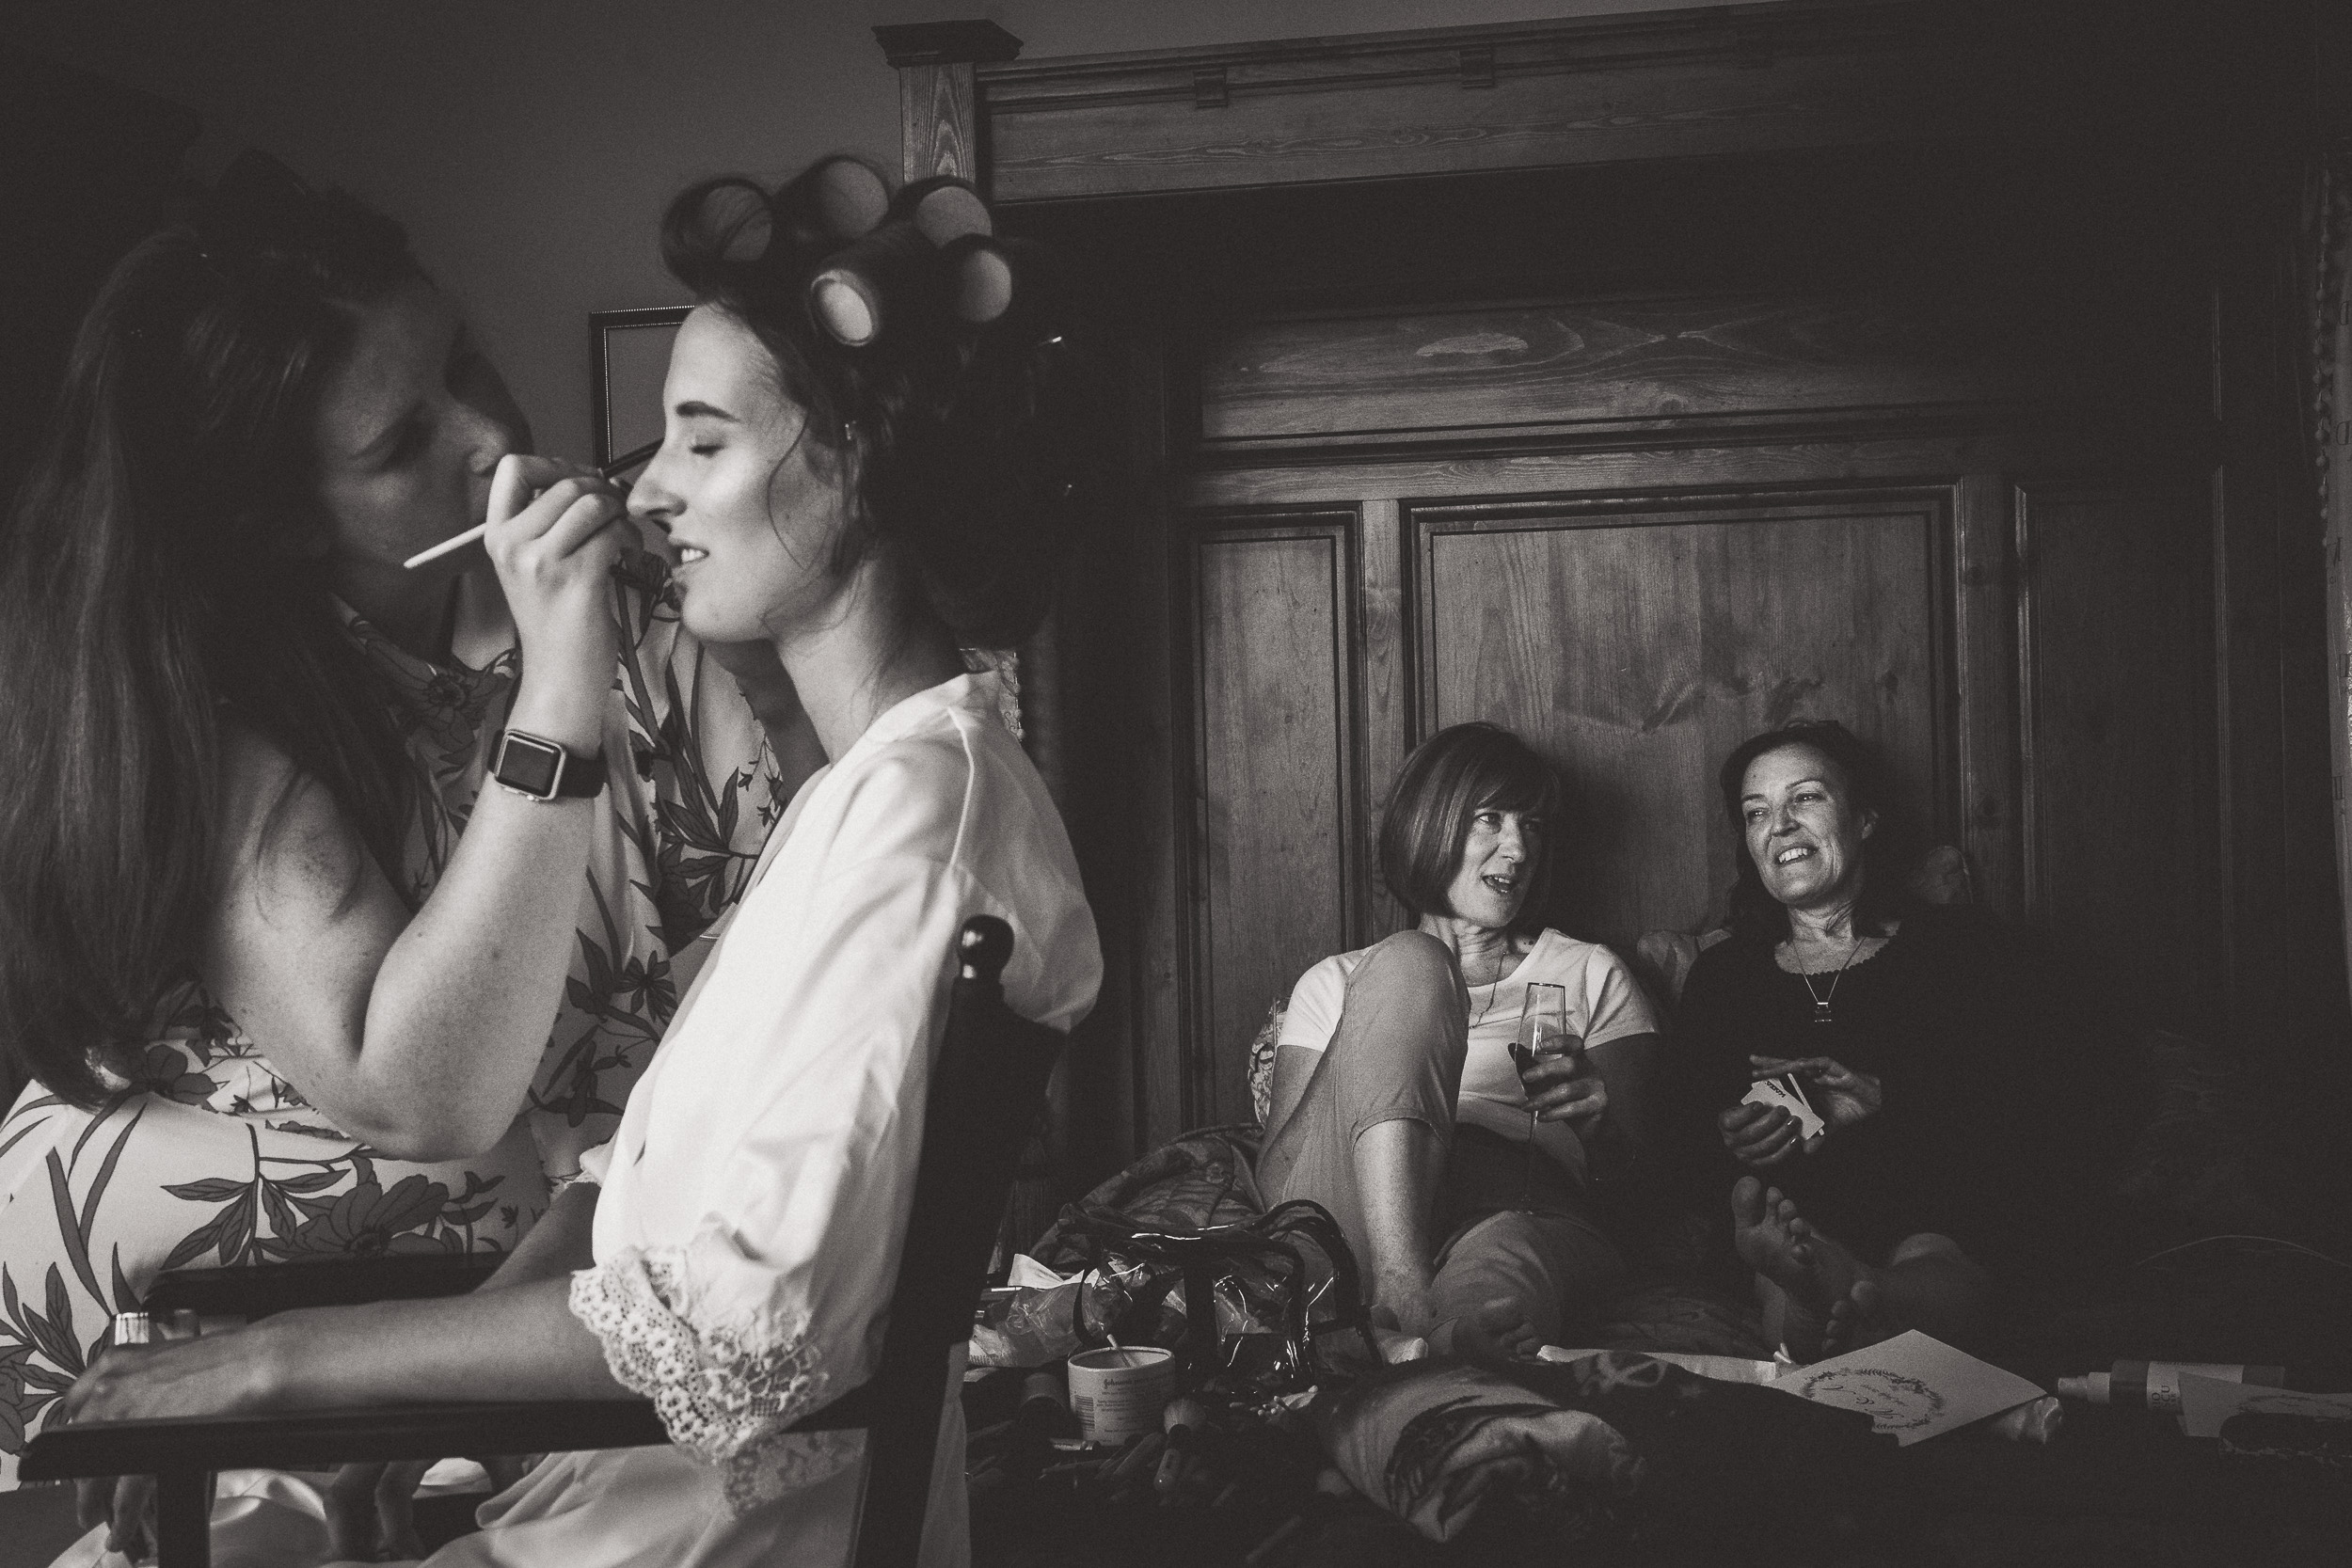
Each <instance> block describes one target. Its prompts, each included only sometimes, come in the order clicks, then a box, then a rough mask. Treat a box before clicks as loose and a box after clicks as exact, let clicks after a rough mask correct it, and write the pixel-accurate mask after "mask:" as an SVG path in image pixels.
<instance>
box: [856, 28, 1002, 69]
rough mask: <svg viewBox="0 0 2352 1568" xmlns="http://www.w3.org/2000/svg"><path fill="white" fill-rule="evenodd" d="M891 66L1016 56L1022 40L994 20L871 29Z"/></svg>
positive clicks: (967, 61) (998, 59) (992, 59)
mask: <svg viewBox="0 0 2352 1568" xmlns="http://www.w3.org/2000/svg"><path fill="white" fill-rule="evenodd" d="M874 37H875V39H876V40H877V41H879V42H880V43H881V44H882V57H883V58H884V59H887V60H888V61H889V62H890V63H891V64H892V65H894V66H898V67H900V68H904V67H907V66H911V65H968V64H975V63H978V62H981V61H987V62H991V63H996V62H1001V61H1006V60H1011V59H1015V58H1018V57H1019V55H1020V54H1021V40H1019V39H1017V38H1014V37H1013V36H1012V35H1011V34H1010V33H1008V32H1006V31H1005V30H1004V29H1003V28H1002V27H999V26H998V25H996V24H994V23H993V22H990V21H987V20H985V19H976V20H973V21H966V22H911V23H902V24H895V25H889V26H881V27H876V28H875V29H874Z"/></svg>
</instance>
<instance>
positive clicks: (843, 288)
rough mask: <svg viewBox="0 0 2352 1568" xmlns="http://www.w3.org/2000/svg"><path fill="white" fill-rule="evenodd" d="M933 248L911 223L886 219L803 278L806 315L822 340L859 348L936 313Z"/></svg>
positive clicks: (936, 250) (937, 287) (937, 274)
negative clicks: (821, 332) (819, 329)
mask: <svg viewBox="0 0 2352 1568" xmlns="http://www.w3.org/2000/svg"><path fill="white" fill-rule="evenodd" d="M939 293H940V259H939V247H938V246H937V245H933V244H931V242H930V240H928V239H926V238H924V236H923V231H922V230H920V229H917V228H916V227H915V226H914V221H913V220H912V219H908V218H892V219H890V220H889V221H888V222H886V223H884V224H883V225H882V227H881V228H879V229H877V230H874V231H873V232H872V233H870V234H868V235H866V237H865V238H864V239H862V240H859V241H858V242H857V243H856V244H854V245H850V246H849V247H848V248H847V249H845V250H843V251H841V252H840V253H839V254H838V255H836V256H834V259H833V260H832V261H829V262H827V263H826V264H825V265H824V266H823V267H822V268H821V269H819V270H818V274H817V276H816V277H812V278H810V279H809V280H808V311H809V314H810V316H812V317H813V318H815V320H816V322H817V325H818V326H820V327H822V328H823V329H824V330H825V333H826V335H827V336H828V337H830V338H832V339H833V341H835V342H837V343H840V344H841V345H843V346H844V347H846V348H863V347H865V346H866V344H868V343H870V342H872V341H874V340H875V339H877V338H879V337H881V336H882V333H883V332H885V331H896V330H897V329H898V327H900V326H902V325H907V323H909V322H910V321H914V320H920V319H922V318H923V317H926V316H931V315H935V314H937V311H936V309H926V307H927V306H931V305H932V303H933V302H934V301H935V300H936V298H937V296H938V294H939Z"/></svg>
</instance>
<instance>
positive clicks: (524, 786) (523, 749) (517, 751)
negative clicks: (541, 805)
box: [490, 730, 604, 800]
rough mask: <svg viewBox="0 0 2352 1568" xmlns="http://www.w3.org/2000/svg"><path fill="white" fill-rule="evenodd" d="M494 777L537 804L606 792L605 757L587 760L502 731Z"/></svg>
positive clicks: (532, 737) (534, 738)
mask: <svg viewBox="0 0 2352 1568" xmlns="http://www.w3.org/2000/svg"><path fill="white" fill-rule="evenodd" d="M490 777H492V778H494V779H496V780H497V781H498V782H499V783H500V784H504V785H505V786H506V787H507V788H509V789H511V790H513V791H514V792H515V793H516V794H517V795H521V796H525V797H527V798H529V799H531V800H588V799H590V798H592V797H594V796H596V794H598V793H600V792H601V791H602V790H603V788H604V756H603V754H602V753H601V752H599V753H598V754H597V755H596V756H592V757H584V756H581V755H580V754H579V753H578V752H567V751H565V750H564V748H563V747H562V746H560V745H558V744H556V743H555V742H554V741H552V740H548V739H545V738H543V737H541V736H535V735H530V734H527V733H525V732H524V731H521V730H501V731H500V732H499V750H498V762H497V764H496V765H495V766H494V767H492V768H491V769H490Z"/></svg>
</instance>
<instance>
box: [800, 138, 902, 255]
mask: <svg viewBox="0 0 2352 1568" xmlns="http://www.w3.org/2000/svg"><path fill="white" fill-rule="evenodd" d="M772 205H773V210H774V214H775V222H776V225H777V228H778V230H779V231H781V232H782V234H783V235H784V237H785V238H786V239H787V241H788V242H790V244H791V245H793V246H794V247H795V248H796V249H799V250H804V251H805V250H821V249H826V248H830V247H832V246H834V245H841V244H843V243H845V242H847V241H850V240H855V239H861V238H863V237H864V236H866V235H867V234H870V233H872V232H873V231H874V230H875V228H876V227H877V226H878V225H879V224H881V222H882V218H883V215H884V214H887V213H889V212H890V209H891V200H890V182H888V181H886V180H884V179H883V178H882V171H881V170H880V169H878V168H876V167H875V166H873V165H871V164H869V163H867V162H866V161H865V160H864V159H863V158H853V157H851V156H850V155H849V154H848V153H846V152H837V153H834V155H833V156H832V157H830V158H823V159H819V160H818V162H816V163H814V164H811V165H810V166H808V167H807V168H806V169H804V170H803V171H802V172H801V174H800V175H799V176H798V177H797V178H795V179H794V180H793V181H792V182H791V183H789V184H787V185H786V186H784V187H783V188H782V189H781V190H779V191H777V192H776V195H775V200H774V202H773V204H772Z"/></svg>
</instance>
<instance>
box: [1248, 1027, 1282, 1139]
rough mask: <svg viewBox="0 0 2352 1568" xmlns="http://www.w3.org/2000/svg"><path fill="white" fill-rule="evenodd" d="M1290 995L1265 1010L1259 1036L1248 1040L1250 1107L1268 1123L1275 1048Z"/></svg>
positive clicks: (1262, 1120) (1262, 1122) (1253, 1112)
mask: <svg viewBox="0 0 2352 1568" xmlns="http://www.w3.org/2000/svg"><path fill="white" fill-rule="evenodd" d="M1290 1005H1291V1004H1290V998H1289V997H1288V996H1278V997H1276V998H1275V999H1274V1006H1271V1007H1268V1008H1267V1009H1266V1010H1265V1022H1263V1023H1262V1024H1260V1025H1259V1026H1258V1035H1257V1037H1256V1038H1255V1039H1253V1040H1251V1041H1250V1042H1249V1110H1250V1114H1251V1115H1252V1116H1255V1117H1257V1118H1258V1125H1259V1126H1261V1127H1263V1126H1264V1125H1265V1113H1266V1107H1267V1106H1268V1105H1269V1104H1271V1103H1272V1102H1273V1100H1274V1048H1275V1046H1276V1045H1277V1044H1278V1043H1279V1041H1280V1040H1281V1038H1282V1015H1283V1014H1284V1013H1287V1012H1288V1011H1290Z"/></svg>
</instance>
